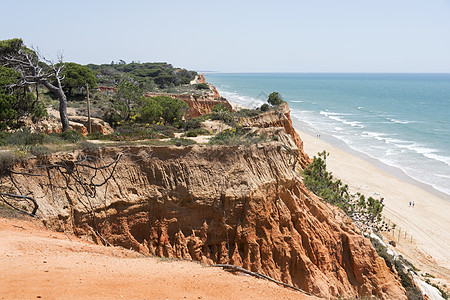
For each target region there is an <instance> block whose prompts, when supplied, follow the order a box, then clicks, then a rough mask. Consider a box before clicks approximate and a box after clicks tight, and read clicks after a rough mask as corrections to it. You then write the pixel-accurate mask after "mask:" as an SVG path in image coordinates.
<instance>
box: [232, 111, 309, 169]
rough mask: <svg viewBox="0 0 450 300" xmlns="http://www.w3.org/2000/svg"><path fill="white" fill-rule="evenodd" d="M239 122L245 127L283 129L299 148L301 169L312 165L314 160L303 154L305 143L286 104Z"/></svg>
mask: <svg viewBox="0 0 450 300" xmlns="http://www.w3.org/2000/svg"><path fill="white" fill-rule="evenodd" d="M239 122H240V123H241V124H242V126H244V127H259V128H270V127H283V128H284V130H285V131H286V133H287V134H289V135H290V136H291V138H292V140H293V141H294V143H295V145H296V146H297V152H298V154H299V161H300V166H301V168H302V169H304V168H306V167H307V166H308V165H309V164H310V163H311V161H312V160H311V159H310V158H309V157H308V155H307V154H306V153H305V152H303V141H302V140H301V138H300V136H299V135H298V133H297V131H296V130H295V128H294V125H293V124H292V119H291V110H290V108H289V105H288V104H287V103H286V102H284V103H282V104H280V105H279V106H278V107H277V109H276V110H269V111H267V112H264V113H261V114H259V115H257V116H254V117H248V118H242V119H241V120H240V121H239Z"/></svg>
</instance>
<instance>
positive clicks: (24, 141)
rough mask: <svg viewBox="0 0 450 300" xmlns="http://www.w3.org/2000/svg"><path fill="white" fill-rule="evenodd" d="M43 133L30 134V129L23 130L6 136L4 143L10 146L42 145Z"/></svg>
mask: <svg viewBox="0 0 450 300" xmlns="http://www.w3.org/2000/svg"><path fill="white" fill-rule="evenodd" d="M45 135H46V134H45V133H40V132H36V133H31V131H30V129H28V128H23V129H22V130H18V131H16V132H14V133H10V134H8V135H7V136H6V141H7V142H8V143H9V144H11V145H38V144H43V143H44V139H45Z"/></svg>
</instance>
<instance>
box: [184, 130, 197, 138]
mask: <svg viewBox="0 0 450 300" xmlns="http://www.w3.org/2000/svg"><path fill="white" fill-rule="evenodd" d="M186 136H187V137H196V136H198V132H197V131H196V130H194V129H191V130H189V131H188V132H187V133H186Z"/></svg>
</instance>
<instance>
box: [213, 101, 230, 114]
mask: <svg viewBox="0 0 450 300" xmlns="http://www.w3.org/2000/svg"><path fill="white" fill-rule="evenodd" d="M211 111H212V112H218V111H230V109H229V108H228V107H227V106H226V105H225V104H223V103H219V104H216V105H214V107H213V108H212V110H211Z"/></svg>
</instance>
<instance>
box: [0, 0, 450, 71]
mask: <svg viewBox="0 0 450 300" xmlns="http://www.w3.org/2000/svg"><path fill="white" fill-rule="evenodd" d="M0 5H1V6H0V7H1V10H2V13H1V18H0V28H1V30H0V39H1V40H3V39H9V38H14V37H21V38H22V39H23V40H24V42H25V44H26V45H28V46H32V45H33V46H38V47H39V48H40V50H41V52H43V53H44V54H46V55H48V56H50V57H56V55H57V52H58V51H62V52H63V53H64V58H65V60H67V61H74V62H78V63H81V64H88V63H96V64H100V63H110V62H111V61H112V60H114V61H118V60H119V59H123V60H125V61H126V62H131V61H132V60H135V61H141V62H147V61H151V62H153V61H166V62H169V63H171V64H173V65H174V66H177V67H186V68H188V69H194V70H214V71H223V72H233V71H235V72H446V73H450V0H339V1H338V0H299V1H283V0H278V1H264V0H259V1H245V0H241V1H234V0H231V1H230V0H228V1H213V0H209V1H170V0H165V1H164V0H160V1H135V0H128V1H114V0H110V1H96V0H90V1H85V0H77V1H65V0H58V1H47V0H40V1H36V0H9V1H6V0H0Z"/></svg>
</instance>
